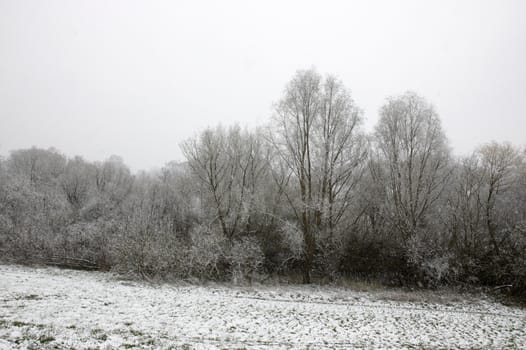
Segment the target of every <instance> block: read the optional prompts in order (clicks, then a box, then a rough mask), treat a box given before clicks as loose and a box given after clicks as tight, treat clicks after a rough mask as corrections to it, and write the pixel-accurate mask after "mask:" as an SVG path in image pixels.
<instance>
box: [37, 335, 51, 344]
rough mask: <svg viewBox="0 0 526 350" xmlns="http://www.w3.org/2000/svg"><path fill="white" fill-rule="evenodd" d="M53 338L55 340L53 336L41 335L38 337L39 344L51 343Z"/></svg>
mask: <svg viewBox="0 0 526 350" xmlns="http://www.w3.org/2000/svg"><path fill="white" fill-rule="evenodd" d="M53 340H55V338H54V337H52V336H50V335H41V336H40V338H38V341H39V342H40V344H47V343H51V342H52V341H53Z"/></svg>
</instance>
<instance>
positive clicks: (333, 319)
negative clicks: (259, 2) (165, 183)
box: [0, 265, 526, 350]
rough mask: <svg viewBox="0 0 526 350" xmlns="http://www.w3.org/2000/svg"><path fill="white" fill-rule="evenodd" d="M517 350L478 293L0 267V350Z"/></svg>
mask: <svg viewBox="0 0 526 350" xmlns="http://www.w3.org/2000/svg"><path fill="white" fill-rule="evenodd" d="M26 348H27V349H31V348H33V349H42V348H44V349H47V348H49V349H55V348H58V349H62V348H65V349H72V348H73V349H88V348H89V349H113V348H119V349H120V348H123V349H126V348H152V349H154V348H155V349H158V348H161V349H168V348H172V349H355V348H356V349H526V310H524V309H520V308H512V307H507V306H503V305H500V304H498V303H495V302H492V301H491V300H490V299H489V298H486V297H482V296H481V297H467V296H459V295H454V294H448V295H441V294H436V293H430V292H426V293H403V292H400V291H394V290H393V291H375V292H357V291H352V290H348V289H342V288H330V287H316V286H309V287H304V286H290V287H289V286H280V287H271V286H257V287H226V286H221V285H212V286H206V287H199V286H186V285H170V284H164V285H150V284H145V283H138V282H130V281H125V280H120V279H118V278H117V277H116V276H114V275H112V274H110V273H99V272H80V271H70V270H60V269H54V268H28V267H20V266H6V265H0V349H2V350H3V349H26Z"/></svg>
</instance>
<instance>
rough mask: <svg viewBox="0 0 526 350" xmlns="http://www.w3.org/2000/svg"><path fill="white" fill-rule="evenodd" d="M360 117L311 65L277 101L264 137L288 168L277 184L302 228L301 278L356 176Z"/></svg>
mask: <svg viewBox="0 0 526 350" xmlns="http://www.w3.org/2000/svg"><path fill="white" fill-rule="evenodd" d="M360 122H361V113H360V111H359V110H358V108H357V107H356V106H355V104H354V101H353V100H352V99H351V97H350V94H349V92H348V91H347V90H346V89H345V88H344V86H343V85H342V84H341V83H340V82H339V81H338V80H336V79H335V78H333V77H330V76H329V77H326V78H325V79H324V78H323V77H322V76H321V75H320V74H318V73H317V72H316V71H315V70H307V71H298V72H297V73H296V75H295V76H294V77H293V79H292V80H291V81H290V82H289V83H288V84H287V86H286V88H285V92H284V95H283V97H282V98H281V100H280V101H279V102H278V103H277V104H276V108H275V114H274V118H273V123H274V124H273V128H272V130H271V132H270V133H269V140H270V141H271V144H272V145H273V147H274V150H275V152H276V154H277V155H278V156H279V159H280V161H281V166H280V169H281V170H283V169H287V170H288V172H289V175H288V176H285V177H284V176H280V178H279V180H280V181H277V184H278V185H280V186H281V187H282V188H281V190H282V191H285V195H286V198H287V200H288V203H289V204H290V206H291V208H292V210H293V212H294V214H295V216H296V218H297V220H298V222H299V224H300V227H301V230H302V233H303V241H304V257H303V260H304V261H303V282H304V283H310V281H311V272H312V267H313V262H314V256H315V252H316V240H317V237H319V236H320V234H321V233H323V232H325V231H326V230H327V231H328V232H329V233H330V234H332V233H333V232H334V230H335V226H336V225H338V223H339V222H340V220H341V218H342V217H343V215H344V213H345V212H346V209H347V208H348V206H349V203H350V200H351V195H352V191H353V187H354V185H355V183H356V181H357V179H359V177H360V176H359V174H357V173H360V171H359V170H358V168H359V165H360V164H362V163H363V161H364V159H365V153H364V149H365V148H364V147H363V142H360V136H359V131H358V126H359V125H360ZM279 173H280V174H283V172H282V171H280V172H279ZM284 178H286V179H287V181H283V179H284ZM285 184H287V185H292V187H289V188H283V187H284V185H285ZM287 192H288V193H287Z"/></svg>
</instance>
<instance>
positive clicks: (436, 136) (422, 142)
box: [374, 92, 451, 239]
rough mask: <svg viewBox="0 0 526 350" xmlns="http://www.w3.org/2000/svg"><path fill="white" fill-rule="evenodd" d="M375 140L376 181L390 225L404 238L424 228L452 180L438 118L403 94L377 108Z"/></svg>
mask: <svg viewBox="0 0 526 350" xmlns="http://www.w3.org/2000/svg"><path fill="white" fill-rule="evenodd" d="M374 139H375V146H376V151H377V160H378V161H379V162H380V163H382V164H383V170H384V171H383V172H380V173H379V174H378V176H377V177H376V178H377V180H378V181H380V182H381V183H383V184H384V185H385V187H386V191H385V195H386V198H385V199H386V201H387V204H388V206H389V208H390V211H391V219H392V223H393V224H394V225H395V226H396V227H397V229H398V230H399V231H400V232H401V233H402V238H404V239H408V238H410V237H412V236H414V235H415V234H416V232H417V231H418V229H419V228H421V227H423V226H425V221H426V215H427V214H428V213H429V211H430V210H431V208H432V207H433V206H434V204H435V203H436V202H437V200H438V199H439V198H440V196H441V194H442V192H443V190H444V188H445V186H446V185H447V183H448V180H449V178H450V175H451V168H450V166H449V160H450V154H449V148H448V145H447V140H446V137H445V135H444V132H443V130H442V127H441V123H440V119H439V117H438V115H437V113H436V112H435V110H434V108H433V107H432V106H431V105H430V104H429V103H428V102H427V101H426V100H424V99H423V98H422V97H419V96H418V95H416V94H414V93H412V92H407V93H405V94H403V95H401V96H397V97H392V98H389V99H388V100H387V103H386V104H385V105H384V106H383V107H382V108H381V110H380V121H379V123H378V125H377V126H376V130H375V133H374Z"/></svg>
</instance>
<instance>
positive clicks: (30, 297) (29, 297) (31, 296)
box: [15, 294, 42, 300]
mask: <svg viewBox="0 0 526 350" xmlns="http://www.w3.org/2000/svg"><path fill="white" fill-rule="evenodd" d="M15 300H42V297H40V296H38V295H36V294H29V295H19V296H17V297H15Z"/></svg>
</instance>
